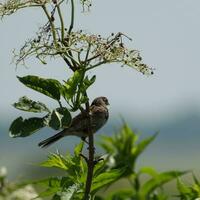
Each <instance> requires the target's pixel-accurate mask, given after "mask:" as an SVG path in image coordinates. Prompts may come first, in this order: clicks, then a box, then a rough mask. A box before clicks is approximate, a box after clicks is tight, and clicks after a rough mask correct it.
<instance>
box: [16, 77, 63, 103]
mask: <svg viewBox="0 0 200 200" xmlns="http://www.w3.org/2000/svg"><path fill="white" fill-rule="evenodd" d="M17 78H18V79H19V81H20V82H21V83H23V84H24V85H26V86H27V87H29V88H31V89H33V90H36V91H38V92H40V93H42V94H44V95H47V96H49V97H51V98H53V99H55V100H60V90H61V88H62V85H61V83H60V82H59V81H57V80H55V79H46V78H41V77H38V76H31V75H29V76H24V77H17Z"/></svg>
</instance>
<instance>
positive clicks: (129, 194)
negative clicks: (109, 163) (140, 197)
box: [105, 189, 134, 200]
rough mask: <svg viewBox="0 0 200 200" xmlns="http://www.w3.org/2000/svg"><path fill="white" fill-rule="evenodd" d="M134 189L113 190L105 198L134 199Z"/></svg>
mask: <svg viewBox="0 0 200 200" xmlns="http://www.w3.org/2000/svg"><path fill="white" fill-rule="evenodd" d="M133 195H134V191H133V190H132V189H123V190H119V191H116V192H113V193H112V194H111V195H109V197H107V198H106V199H105V200H125V199H129V200H131V199H133Z"/></svg>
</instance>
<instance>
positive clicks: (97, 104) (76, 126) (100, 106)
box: [38, 97, 109, 147]
mask: <svg viewBox="0 0 200 200" xmlns="http://www.w3.org/2000/svg"><path fill="white" fill-rule="evenodd" d="M107 105H109V103H108V99H107V98H106V97H97V98H96V99H94V101H93V102H92V104H91V106H90V115H91V132H92V133H95V132H97V131H98V130H99V129H100V128H101V127H102V126H103V125H104V124H105V123H106V122H107V120H108V117H109V113H108V109H107ZM69 135H72V136H78V137H81V138H82V139H85V138H86V137H87V136H88V117H87V116H86V114H84V113H79V114H78V115H77V116H76V117H74V118H73V119H72V123H71V125H70V127H68V128H65V129H63V130H62V131H60V132H59V133H57V134H56V135H54V136H52V137H49V138H47V139H46V140H44V141H42V142H40V143H39V144H38V145H39V146H40V147H47V146H49V145H51V144H53V143H54V142H56V141H58V140H59V139H61V138H63V137H65V136H69Z"/></svg>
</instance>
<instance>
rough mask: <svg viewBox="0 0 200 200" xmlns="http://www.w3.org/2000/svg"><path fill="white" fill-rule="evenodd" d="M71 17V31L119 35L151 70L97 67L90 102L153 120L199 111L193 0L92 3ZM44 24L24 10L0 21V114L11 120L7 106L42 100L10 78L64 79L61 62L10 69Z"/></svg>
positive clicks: (198, 23) (197, 10)
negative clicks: (99, 100)
mask: <svg viewBox="0 0 200 200" xmlns="http://www.w3.org/2000/svg"><path fill="white" fill-rule="evenodd" d="M76 15H77V16H76V17H77V18H76V19H77V22H76V23H75V29H76V28H77V29H83V30H85V31H87V32H89V33H96V34H102V35H105V36H108V35H109V34H110V33H112V32H115V33H116V32H119V31H120V32H123V33H125V34H127V35H128V36H130V37H131V38H132V39H133V42H132V43H130V42H129V41H127V43H128V46H130V47H131V48H133V49H138V50H140V52H141V55H142V57H143V59H144V62H145V63H147V64H148V65H150V66H152V67H153V68H155V74H154V75H153V76H150V77H146V76H143V75H142V74H140V73H138V72H137V71H135V70H134V69H131V68H129V67H127V68H121V67H120V66H119V65H116V64H114V65H110V66H109V65H106V66H102V67H101V68H100V69H98V70H96V71H93V72H92V73H96V74H97V82H96V84H95V86H94V87H93V88H92V89H91V90H90V95H91V97H95V96H100V95H105V96H108V98H109V99H110V104H111V106H112V108H113V110H115V112H116V113H117V114H122V115H123V113H124V111H127V110H128V111H130V110H132V111H133V112H134V113H137V115H138V116H140V115H141V116H142V115H143V116H146V117H147V118H148V117H149V116H151V115H152V113H153V114H154V117H155V119H158V118H159V117H160V116H161V115H162V117H165V115H166V114H170V112H172V113H173V111H174V110H182V109H186V110H187V109H194V110H199V100H200V88H199V86H198V80H199V74H200V68H199V45H200V40H199V35H200V28H199V27H200V20H199V17H200V3H199V1H198V0H193V1H189V0H176V1H173V0H168V1H160V0H151V1H145V0H140V1H135V0H126V1H120V0H117V1H116V0H109V1H106V0H101V1H97V0H96V1H95V0H94V1H93V7H92V8H91V11H90V12H89V13H82V12H81V10H80V9H77V11H76ZM33 16H34V17H33ZM66 18H67V17H66ZM66 21H67V20H66ZM44 22H45V20H44V18H43V14H42V12H40V11H39V10H37V9H30V10H21V11H19V12H17V13H16V14H14V15H12V16H10V17H6V18H4V19H3V21H2V22H1V24H0V44H1V48H0V66H1V73H0V86H1V88H2V91H1V95H2V97H3V98H1V102H0V110H2V112H4V113H7V114H8V113H9V115H15V111H14V110H13V108H12V107H11V106H10V105H11V104H12V103H13V102H15V101H16V100H17V99H18V98H19V97H20V96H23V95H30V96H34V97H35V98H38V97H39V98H42V100H45V101H46V100H47V98H46V97H43V96H42V95H40V94H37V93H34V92H32V91H30V90H29V89H27V88H25V87H24V86H23V85H22V84H20V83H19V82H18V81H17V79H16V75H20V76H22V75H27V74H36V75H41V76H45V77H52V78H58V79H60V80H62V79H64V78H65V79H66V75H67V76H68V74H67V73H68V71H66V68H65V66H64V63H63V62H61V61H52V62H49V63H48V65H47V66H41V64H40V63H38V62H37V60H34V59H33V60H31V61H30V62H29V63H28V68H24V67H23V66H19V67H18V68H17V69H16V68H15V65H14V64H10V63H11V60H12V50H13V49H14V48H16V49H19V47H21V46H22V45H23V44H24V40H25V39H28V38H31V37H33V36H34V33H35V32H36V31H37V29H38V27H39V26H40V25H42V24H43V23H44ZM63 71H66V74H65V73H63ZM113 75H114V76H113ZM97 91H98V92H97ZM47 101H48V100H47ZM16 112H17V111H16ZM143 118H145V117H143Z"/></svg>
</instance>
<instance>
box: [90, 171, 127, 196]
mask: <svg viewBox="0 0 200 200" xmlns="http://www.w3.org/2000/svg"><path fill="white" fill-rule="evenodd" d="M124 172H125V169H112V170H110V171H108V172H103V173H101V174H100V175H99V176H97V177H94V179H93V182H92V189H91V193H92V194H95V193H96V192H97V191H98V190H99V189H101V188H103V187H105V186H107V185H110V184H111V183H113V182H115V181H117V180H118V179H119V178H120V177H121V176H122V175H123V174H124Z"/></svg>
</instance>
